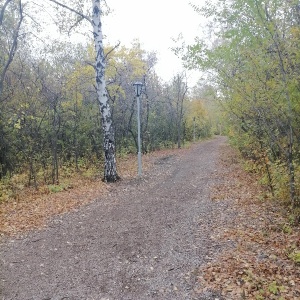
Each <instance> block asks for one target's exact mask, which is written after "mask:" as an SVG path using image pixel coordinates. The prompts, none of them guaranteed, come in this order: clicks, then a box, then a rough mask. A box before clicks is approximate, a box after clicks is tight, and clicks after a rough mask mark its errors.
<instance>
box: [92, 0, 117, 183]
mask: <svg viewBox="0 0 300 300" xmlns="http://www.w3.org/2000/svg"><path fill="white" fill-rule="evenodd" d="M92 25H93V35H94V43H95V50H96V68H95V70H96V90H97V95H98V101H99V106H100V111H101V116H102V128H103V138H104V141H103V147H104V157H105V166H104V178H103V179H104V181H106V182H114V181H117V180H118V179H119V176H118V174H117V164H116V156H115V134H114V128H113V122H112V116H111V109H110V106H109V103H108V95H107V91H106V83H105V67H106V65H105V55H104V48H103V35H102V23H101V7H100V0H93V17H92Z"/></svg>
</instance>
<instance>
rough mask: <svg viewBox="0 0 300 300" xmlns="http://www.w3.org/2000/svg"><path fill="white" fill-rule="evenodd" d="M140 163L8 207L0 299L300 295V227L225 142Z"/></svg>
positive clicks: (3, 209) (206, 298)
mask: <svg viewBox="0 0 300 300" xmlns="http://www.w3.org/2000/svg"><path fill="white" fill-rule="evenodd" d="M144 161H145V164H146V165H145V172H144V175H143V177H142V178H140V179H139V178H136V177H135V175H134V173H132V172H129V173H126V176H123V180H122V181H120V182H118V183H117V184H104V183H99V184H97V183H96V182H92V181H91V182H88V181H86V182H85V183H84V186H83V187H77V186H74V187H73V188H71V189H67V190H65V191H62V192H60V193H56V194H49V195H44V196H42V197H38V196H34V195H33V196H32V197H31V198H30V199H31V201H32V202H31V203H32V205H31V206H30V203H29V202H28V199H25V198H24V199H23V198H21V197H20V199H19V201H17V202H7V203H1V204H0V207H1V223H0V226H1V228H0V229H1V232H2V235H3V236H2V244H1V247H0V252H1V260H0V264H1V265H0V299H3V300H6V299H20V300H24V299H102V300H104V299H106V300H120V299H139V300H143V299H160V300H161V299H166V300H177V299H178V300H185V299H186V300H194V299H195V300H196V299H198V300H199V299H200V300H216V299H224V300H225V299H229V300H230V299H233V300H235V299H237V300H239V299H286V300H290V299H292V300H293V299H300V265H299V264H300V244H299V239H300V235H299V228H298V227H295V226H293V224H292V223H291V222H289V218H288V217H289V216H288V215H284V214H283V212H284V211H286V209H283V208H282V206H280V203H276V201H274V200H270V199H268V197H267V193H266V191H265V190H264V189H263V188H262V187H261V186H260V185H259V184H258V178H256V176H255V175H253V174H249V173H246V172H245V171H244V170H243V166H242V161H241V159H240V157H239V156H238V154H237V153H236V152H235V151H234V150H233V149H232V148H230V147H229V146H228V144H227V140H226V138H224V137H217V138H214V139H212V140H209V141H204V142H201V143H197V144H194V145H192V146H191V147H190V148H189V149H181V150H164V151H161V152H156V153H155V154H152V155H149V156H147V157H144ZM127 163H129V165H130V164H132V163H133V161H131V162H127ZM129 165H128V167H127V168H125V170H127V171H128V169H130V167H129ZM127 171H126V172H127ZM124 172H125V171H124ZM124 174H125V173H124ZM44 211H45V212H46V213H45V212H44ZM43 212H44V213H43ZM47 215H48V216H47ZM35 219H36V221H34V220H35Z"/></svg>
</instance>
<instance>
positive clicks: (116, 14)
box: [103, 0, 205, 81]
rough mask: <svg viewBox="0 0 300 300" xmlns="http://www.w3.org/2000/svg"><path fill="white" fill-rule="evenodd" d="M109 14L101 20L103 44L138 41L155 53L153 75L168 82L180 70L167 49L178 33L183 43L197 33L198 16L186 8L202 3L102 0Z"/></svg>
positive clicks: (198, 32)
mask: <svg viewBox="0 0 300 300" xmlns="http://www.w3.org/2000/svg"><path fill="white" fill-rule="evenodd" d="M106 1H107V4H108V5H109V7H110V8H111V9H112V10H113V12H112V13H111V14H110V15H108V16H106V17H104V18H103V33H104V35H105V36H106V37H107V40H106V41H107V42H109V43H110V44H114V43H116V42H117V41H120V42H121V44H122V45H125V46H130V44H131V42H132V41H133V40H134V39H135V38H138V39H139V40H140V42H141V44H142V47H143V48H144V49H145V50H148V51H156V52H157V56H158V59H159V63H158V65H157V68H156V70H157V73H158V75H159V76H160V77H162V79H164V80H166V81H168V80H169V79H171V77H172V75H174V74H175V73H176V72H178V71H179V70H180V68H181V62H180V59H178V58H177V57H176V56H175V55H174V54H173V52H172V51H171V49H170V48H171V47H172V46H174V42H173V41H172V38H177V37H178V35H179V34H180V33H182V35H183V37H184V39H185V40H186V41H187V42H192V41H193V39H194V38H195V37H196V36H197V35H199V34H200V31H201V23H202V24H203V22H204V20H201V17H200V16H199V15H198V14H197V13H196V12H195V11H194V10H193V8H192V7H191V6H190V5H189V2H192V3H194V4H196V5H200V6H201V5H203V4H204V2H205V0H145V1H142V0H126V1H125V0H106ZM195 80H196V78H195V74H194V75H193V81H195Z"/></svg>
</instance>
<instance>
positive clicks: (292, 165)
mask: <svg viewBox="0 0 300 300" xmlns="http://www.w3.org/2000/svg"><path fill="white" fill-rule="evenodd" d="M193 8H194V9H195V11H197V13H199V15H201V16H204V17H205V18H207V20H209V25H208V27H207V29H206V30H205V35H204V37H203V36H199V37H197V38H196V39H195V43H194V44H193V45H184V44H183V45H182V46H180V47H178V48H177V49H176V51H177V53H178V54H180V55H182V57H183V59H184V61H185V65H186V66H187V67H188V68H197V69H201V70H203V71H206V72H207V74H208V78H209V82H210V83H211V85H212V86H213V87H214V90H215V98H216V99H218V103H219V104H220V107H221V110H222V115H223V119H224V121H225V122H226V129H227V134H228V136H229V137H230V140H231V143H232V144H233V145H235V146H236V147H237V148H238V149H239V150H240V152H241V153H242V155H243V156H244V158H246V159H247V163H246V169H247V170H248V171H250V172H255V173H258V174H260V178H261V179H260V182H261V183H262V184H263V185H265V186H267V187H268V189H269V193H270V195H271V197H275V198H276V199H279V200H280V201H282V202H283V203H285V204H287V205H288V207H290V210H293V211H294V216H293V218H294V221H296V222H299V215H300V211H299V207H300V161H299V159H300V120H299V116H300V100H299V99H300V98H299V97H300V76H299V75H300V72H299V63H300V43H299V37H300V3H299V1H297V0H296V1H293V0H292V1H278V0H267V1H260V0H245V1H240V0H232V1H216V3H210V4H209V3H206V6H205V7H199V6H197V5H193Z"/></svg>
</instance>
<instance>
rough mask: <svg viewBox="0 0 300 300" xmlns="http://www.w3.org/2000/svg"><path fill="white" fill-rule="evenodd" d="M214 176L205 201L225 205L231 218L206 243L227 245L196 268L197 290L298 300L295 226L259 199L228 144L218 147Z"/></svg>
mask: <svg viewBox="0 0 300 300" xmlns="http://www.w3.org/2000/svg"><path fill="white" fill-rule="evenodd" d="M216 178H217V179H218V180H217V181H218V183H217V184H216V185H215V186H214V187H213V189H212V191H211V198H212V200H213V201H229V202H230V205H229V207H230V210H231V212H230V213H231V214H232V215H233V216H234V217H233V219H232V220H231V222H229V224H225V225H224V226H222V227H216V228H215V229H214V232H213V233H212V239H216V240H222V241H224V243H225V242H228V241H230V242H231V244H232V246H231V247H230V248H227V249H226V250H224V251H223V252H222V253H221V254H220V255H218V257H217V258H216V260H215V261H213V262H211V263H208V264H207V265H205V266H203V267H201V268H200V270H199V277H198V278H199V286H200V288H198V292H199V293H204V292H205V291H209V290H215V291H220V292H221V294H222V296H223V297H224V299H233V300H235V299H236V300H238V299H257V300H260V299H261V300H262V299H280V300H283V299H286V300H296V299H300V265H299V262H298V261H297V258H298V254H299V253H300V252H299V249H300V232H299V228H296V227H292V226H291V225H290V224H289V223H288V222H287V220H286V219H285V218H284V217H283V214H282V207H281V206H280V205H279V204H278V203H275V202H274V201H271V200H268V199H267V198H265V197H264V195H265V191H264V190H263V188H262V187H260V186H259V185H258V183H257V178H255V176H253V174H252V175H251V174H249V173H246V172H245V171H244V170H243V169H242V167H241V164H240V163H239V161H238V159H237V153H235V152H234V151H233V150H232V149H231V148H230V147H229V146H224V147H223V149H222V152H221V158H220V166H219V169H218V170H217V172H216ZM223 213H224V214H226V213H228V211H224V212H223Z"/></svg>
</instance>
